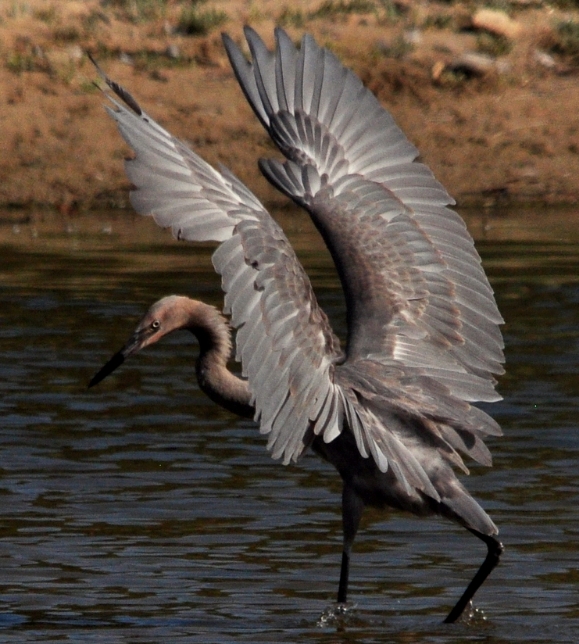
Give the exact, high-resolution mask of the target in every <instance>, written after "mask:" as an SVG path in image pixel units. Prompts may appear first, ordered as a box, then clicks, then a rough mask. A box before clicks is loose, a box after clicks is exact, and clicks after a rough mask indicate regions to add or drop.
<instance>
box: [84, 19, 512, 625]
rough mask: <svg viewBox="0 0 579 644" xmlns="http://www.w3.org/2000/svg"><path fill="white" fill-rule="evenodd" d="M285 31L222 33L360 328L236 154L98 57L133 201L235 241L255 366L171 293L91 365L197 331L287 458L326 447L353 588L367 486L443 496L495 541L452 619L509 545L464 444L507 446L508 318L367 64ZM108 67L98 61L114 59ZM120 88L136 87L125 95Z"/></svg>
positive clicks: (240, 314)
mask: <svg viewBox="0 0 579 644" xmlns="http://www.w3.org/2000/svg"><path fill="white" fill-rule="evenodd" d="M275 36H276V43H277V47H276V49H275V51H274V52H271V51H269V50H268V49H267V48H266V46H265V45H264V43H263V42H262V40H261V39H260V38H259V36H258V35H257V34H256V33H255V32H254V31H253V30H252V29H249V28H246V30H245V37H246V39H247V43H248V45H249V50H250V52H251V58H252V60H251V62H249V61H248V60H247V59H246V58H245V57H244V55H243V54H242V53H241V51H240V49H239V48H238V46H237V45H236V44H235V43H234V42H233V40H231V38H229V37H228V36H226V35H225V36H224V44H225V48H226V50H227V54H228V56H229V60H230V62H231V64H232V66H233V70H234V72H235V76H236V77H237V80H238V81H239V84H240V85H241V89H242V90H243V93H244V94H245V97H246V98H247V100H248V101H249V103H250V105H251V107H252V108H253V110H254V112H255V114H256V115H257V117H258V118H259V120H260V121H261V124H262V125H263V126H264V128H265V129H266V130H267V132H268V133H269V135H270V136H271V138H272V140H273V141H274V142H275V144H276V145H277V147H278V148H279V149H280V151H281V152H282V153H283V154H284V155H285V157H286V160H285V161H283V162H282V161H278V160H274V159H262V160H261V161H260V162H259V167H260V169H261V171H262V172H263V174H264V175H265V176H266V177H267V179H268V180H269V181H270V182H271V183H272V184H273V185H274V186H276V187H277V188H279V190H281V191H282V192H283V193H285V194H286V195H287V196H289V197H290V198H291V199H293V200H294V201H295V202H296V203H298V204H299V205H301V206H303V207H304V208H305V209H306V210H307V211H308V213H309V214H310V216H311V217H312V219H313V221H314V223H315V225H316V227H317V228H318V230H319V232H320V233H321V235H322V237H323V239H324V241H325V243H326V245H327V246H328V248H329V250H330V252H331V255H332V257H333V260H334V262H335V265H336V268H337V272H338V275H339V277H340V280H341V283H342V287H343V289H344V293H345V300H346V320H347V329H348V330H347V337H346V341H345V347H344V349H343V350H342V349H341V348H340V341H339V340H338V338H337V337H336V336H335V334H334V333H333V331H332V329H331V327H330V324H329V321H328V318H327V317H326V315H325V314H324V312H323V311H322V310H321V309H320V307H319V305H318V302H317V300H316V298H315V295H314V293H313V291H312V287H311V284H310V281H309V279H308V277H307V275H306V273H305V272H304V270H303V268H302V266H301V264H300V262H299V261H298V259H297V257H296V255H295V253H294V251H293V249H292V247H291V246H290V244H289V242H288V240H287V238H286V236H285V235H284V233H283V231H282V230H281V228H280V227H279V226H278V224H277V223H276V222H275V221H274V220H273V219H272V218H271V216H270V215H269V214H268V213H267V212H266V210H265V209H264V207H263V206H262V205H261V204H260V202H259V201H258V200H257V199H256V197H255V196H254V195H253V194H252V193H251V192H250V191H249V190H248V189H247V188H246V187H245V186H244V185H243V184H242V183H241V182H240V181H239V180H238V179H236V177H235V176H234V175H233V174H232V173H231V172H229V171H228V170H227V169H225V168H223V167H220V168H219V170H215V169H213V168H212V167H211V166H209V165H208V164H207V163H205V162H204V161H203V160H202V159H201V158H200V157H198V156H197V155H196V154H195V153H194V152H192V151H191V150H190V148H189V147H188V146H187V145H186V144H185V143H183V142H182V141H179V140H178V139H176V138H174V137H173V136H171V134H169V132H167V131H166V130H165V129H164V128H162V127H161V126H160V125H159V124H158V123H156V122H155V121H154V120H153V119H152V118H151V117H150V116H148V115H147V114H146V113H145V112H144V111H143V110H142V109H141V107H140V106H139V105H138V103H137V102H136V100H135V99H134V98H133V97H132V96H131V95H130V94H129V93H128V92H127V91H126V90H124V89H123V88H122V87H120V86H119V85H118V84H117V83H115V82H113V81H112V80H110V79H109V78H107V77H106V75H105V74H104V73H103V72H102V71H101V72H100V73H101V75H102V76H103V78H104V79H105V81H106V83H107V84H108V86H109V87H110V88H111V89H112V90H113V92H114V93H115V94H116V95H117V97H118V98H120V99H121V101H122V102H120V101H118V100H116V99H115V98H114V97H112V96H111V97H110V98H111V101H112V102H113V103H114V106H115V107H114V109H113V108H109V112H110V114H111V115H112V117H113V118H114V119H115V121H116V122H117V125H118V127H119V130H120V132H121V134H122V136H123V137H124V138H125V140H126V141H127V142H128V144H129V145H130V146H131V147H132V148H133V150H134V152H135V158H134V159H132V160H130V161H128V162H127V164H126V171H127V174H128V177H129V179H130V181H131V182H132V183H133V185H134V187H135V190H134V191H133V192H132V193H131V201H132V204H133V206H134V207H135V209H136V210H137V211H138V212H139V213H141V214H143V215H150V216H152V217H153V218H154V220H155V221H156V222H157V223H158V224H159V225H160V226H163V227H170V228H171V229H172V231H173V234H174V235H175V236H176V237H177V238H179V239H185V240H191V241H207V240H213V241H216V242H220V245H219V246H218V248H217V250H216V251H215V253H214V255H213V264H214V266H215V269H216V270H217V272H218V273H219V274H220V275H221V276H222V285H223V290H224V292H225V307H224V313H225V314H226V315H228V316H229V318H230V323H231V327H233V329H235V345H236V359H237V360H238V361H240V362H241V365H242V376H243V377H242V378H238V377H236V376H235V375H233V374H232V373H230V372H229V371H228V370H227V366H226V363H227V359H228V358H229V354H230V352H231V347H232V340H231V329H230V326H229V323H228V322H227V321H226V319H225V318H224V317H223V316H222V315H221V313H220V312H218V311H217V310H216V309H214V308H213V307H210V306H208V305H206V304H203V303H201V302H196V301H193V300H190V299H188V298H185V297H178V296H170V297H167V298H164V299H163V300H161V301H160V302H158V303H156V304H155V305H153V307H152V308H151V309H150V310H149V311H148V313H147V314H146V315H145V317H144V318H143V319H142V320H141V322H140V323H139V326H138V327H137V329H136V331H135V334H134V335H133V337H132V338H131V340H130V341H129V343H128V344H127V345H126V346H125V347H124V348H123V349H122V350H121V351H120V352H119V353H117V354H115V356H113V358H112V359H111V360H110V361H109V362H108V363H107V364H106V365H105V366H104V367H103V369H102V370H101V371H100V372H99V373H98V374H96V375H95V377H94V378H93V380H92V381H91V385H94V384H96V383H97V382H99V381H100V380H102V379H103V378H104V377H106V376H107V375H108V374H109V373H111V372H112V371H113V370H114V369H116V368H117V367H118V366H119V365H120V364H121V363H122V361H123V360H124V358H126V357H127V356H129V355H130V354H133V353H135V352H136V351H138V350H140V349H142V348H143V347H145V346H147V345H150V344H152V343H154V342H156V341H157V340H159V339H160V338H161V337H163V336H164V335H166V334H167V333H170V332H172V331H174V330H176V329H189V330H190V331H192V332H193V333H194V334H195V335H196V336H197V339H198V341H199V347H200V353H199V358H198V360H197V369H196V371H197V378H198V380H199V384H200V387H201V389H202V390H203V391H205V392H206V393H207V394H208V395H209V397H210V398H212V399H213V400H214V401H215V402H217V403H218V404H220V405H222V406H224V407H226V408H227V409H229V410H231V411H232V412H234V413H237V414H240V415H242V416H250V417H253V418H255V420H256V422H258V423H259V426H260V429H261V432H262V433H263V434H267V435H268V437H269V440H268V443H267V446H268V449H269V450H270V451H271V453H272V455H273V457H274V458H282V459H283V462H284V463H288V462H289V461H296V460H297V459H298V458H299V457H300V456H301V454H302V453H303V452H304V450H305V449H306V448H308V447H311V448H312V449H313V450H314V451H315V452H316V453H317V454H319V455H320V456H321V457H322V458H323V459H325V460H326V461H328V462H330V463H331V464H332V465H334V466H335V467H336V469H337V470H338V472H339V473H340V476H341V477H342V480H343V495H342V517H343V530H344V542H343V553H342V566H341V573H340V581H339V589H338V602H340V603H343V602H346V599H347V589H348V571H349V562H350V553H351V549H352V544H353V542H354V537H355V535H356V531H357V529H358V526H359V522H360V518H361V515H362V511H363V509H364V507H365V506H366V505H369V506H373V507H378V508H384V507H390V508H397V509H399V510H407V511H409V512H412V513H414V514H417V515H420V516H427V515H442V516H444V517H447V518H448V519H451V520H452V521H454V522H456V523H458V524H460V525H461V526H464V527H465V528H466V529H467V530H469V531H470V532H471V533H472V534H474V535H475V536H477V537H478V538H479V539H481V540H482V541H484V543H485V544H486V546H487V555H486V558H485V560H484V562H483V563H482V565H481V566H480V568H479V570H478V572H477V573H476V575H475V577H474V578H473V580H472V581H471V583H470V584H469V586H468V587H467V589H466V590H465V591H464V593H463V595H462V596H461V598H460V599H459V600H458V602H457V603H456V605H455V606H454V608H453V609H452V610H451V611H450V613H449V614H448V616H447V618H446V620H445V621H446V622H454V621H455V620H456V619H458V617H460V615H461V614H462V613H463V611H464V609H465V607H466V606H467V605H468V604H469V603H470V601H471V599H472V597H473V596H474V594H475V592H476V591H477V589H478V588H479V587H480V585H481V584H482V583H483V582H484V580H485V579H486V578H487V576H488V575H489V573H490V572H491V571H492V570H493V568H494V567H495V566H496V565H497V563H498V561H499V557H500V555H501V552H502V549H503V548H502V545H501V543H500V542H499V541H498V540H497V539H496V535H497V534H498V530H497V528H496V526H495V525H494V523H493V522H492V521H491V519H490V518H489V516H488V515H487V514H486V513H485V511H484V510H483V509H482V508H481V507H480V505H479V504H478V503H477V502H476V501H475V500H474V499H473V498H472V497H471V496H470V494H469V493H468V492H467V491H466V489H465V487H464V486H463V485H462V484H461V483H460V482H459V480H458V479H457V477H456V475H455V472H454V469H455V468H456V469H459V470H463V471H465V472H468V470H467V469H466V467H465V465H464V463H463V460H462V457H461V455H460V453H461V452H462V453H463V454H466V455H467V456H469V457H471V458H472V459H474V460H475V461H477V462H479V463H482V464H484V465H490V464H491V457H490V453H489V451H488V449H487V447H486V446H485V444H484V443H483V439H484V438H485V437H487V436H499V435H500V434H501V431H500V428H499V426H498V425H497V423H496V422H495V421H494V420H492V419H491V418H490V417H489V416H488V415H487V414H486V413H485V412H483V411H481V410H480V409H478V408H477V407H475V406H473V405H472V404H471V403H473V402H477V401H486V402H491V401H496V400H499V399H500V397H499V396H498V395H497V393H496V391H495V384H496V381H495V378H494V375H496V374H500V373H502V371H503V369H502V366H501V365H502V362H503V352H502V349H503V343H502V338H501V334H500V331H499V324H501V323H502V319H501V316H500V314H499V312H498V309H497V306H496V303H495V299H494V296H493V292H492V289H491V287H490V285H489V282H488V280H487V278H486V276H485V273H484V271H483V269H482V267H481V262H480V258H479V256H478V254H477V252H476V250H475V248H474V244H473V240H472V238H471V237H470V235H469V234H468V232H467V230H466V227H465V225H464V223H463V221H462V220H461V219H460V217H459V216H458V215H457V214H456V213H455V212H454V211H452V210H450V209H449V208H448V206H449V205H452V204H453V203H454V201H453V200H452V198H451V197H450V196H449V195H448V193H447V192H446V190H445V189H444V188H443V187H442V185H441V184H440V183H438V182H437V181H436V179H434V177H433V175H432V173H431V172H430V170H429V169H428V168H427V167H426V166H425V165H423V164H421V163H417V162H416V161H415V159H416V157H417V154H418V153H417V150H416V148H415V147H414V146H413V145H411V144H410V143H409V141H408V140H407V139H406V137H405V136H404V134H403V133H402V131H401V130H400V129H399V128H398V127H397V126H396V124H395V123H394V121H393V119H392V117H391V116H390V115H389V114H388V113H387V112H386V111H385V110H384V109H383V108H382V107H381V105H380V104H379V102H378V100H377V99H376V98H375V96H374V95H373V94H372V93H371V92H370V91H369V90H367V89H366V88H364V86H363V85H362V83H361V82H360V80H359V79H358V78H357V77H356V75H355V74H354V73H352V72H351V71H349V70H347V69H346V68H344V67H343V66H342V65H341V63H340V62H339V61H338V59H337V58H336V57H335V56H334V55H333V54H332V53H331V52H330V51H328V50H326V49H323V48H321V47H319V46H318V45H317V44H316V42H315V41H314V39H313V38H311V37H310V36H305V37H304V38H303V40H302V43H301V47H300V49H299V50H298V49H296V47H295V46H294V45H293V44H292V42H291V41H290V39H289V37H288V36H287V34H286V33H285V32H284V31H282V30H281V29H277V30H276V32H275ZM99 71H100V70H99ZM123 103H124V105H123Z"/></svg>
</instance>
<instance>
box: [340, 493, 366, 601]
mask: <svg viewBox="0 0 579 644" xmlns="http://www.w3.org/2000/svg"><path fill="white" fill-rule="evenodd" d="M363 510H364V502H363V501H362V499H361V498H360V497H359V496H358V495H357V494H356V492H354V489H353V488H351V487H350V486H349V485H348V484H347V483H344V489H343V490H342V525H343V528H344V547H343V550H342V567H341V569H340V585H339V586H338V604H345V603H346V601H347V599H348V576H349V574H350V553H351V552H352V545H353V544H354V539H355V538H356V532H357V531H358V526H359V525H360V519H361V518H362V512H363Z"/></svg>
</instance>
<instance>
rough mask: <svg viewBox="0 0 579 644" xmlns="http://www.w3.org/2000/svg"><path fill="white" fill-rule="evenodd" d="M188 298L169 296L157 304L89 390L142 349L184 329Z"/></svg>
mask: <svg viewBox="0 0 579 644" xmlns="http://www.w3.org/2000/svg"><path fill="white" fill-rule="evenodd" d="M187 301H188V298H185V297H181V296H179V295H169V296H167V297H164V298H163V299H161V300H159V301H158V302H155V304H153V306H151V308H150V309H149V310H148V311H147V312H146V313H145V315H144V316H143V317H142V318H141V320H140V321H139V324H138V325H137V328H136V329H135V331H134V332H133V334H132V335H131V337H130V338H129V340H128V342H127V343H126V344H125V346H124V347H123V348H122V349H121V350H120V351H117V353H115V355H114V356H113V357H112V358H111V359H110V360H109V361H108V362H107V363H106V364H105V365H104V366H103V367H102V369H101V370H100V371H98V372H97V373H96V374H95V375H94V376H93V377H92V378H91V381H90V382H89V383H88V386H89V388H90V387H94V386H95V385H97V384H98V383H99V382H101V380H104V379H105V378H106V377H107V376H109V375H110V374H111V373H113V371H115V370H116V369H117V368H118V367H120V366H121V365H122V364H123V362H124V361H125V360H126V359H127V358H128V357H129V356H132V355H134V354H135V353H138V352H139V351H140V350H141V349H144V348H145V347H148V346H150V345H151V344H155V342H158V341H159V340H160V339H161V338H162V337H163V336H165V335H167V334H168V333H171V332H172V331H175V330H177V329H179V328H182V327H183V324H184V323H185V319H186V318H185V316H184V315H183V313H182V312H183V309H184V306H183V304H184V303H185V302H187Z"/></svg>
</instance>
